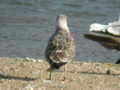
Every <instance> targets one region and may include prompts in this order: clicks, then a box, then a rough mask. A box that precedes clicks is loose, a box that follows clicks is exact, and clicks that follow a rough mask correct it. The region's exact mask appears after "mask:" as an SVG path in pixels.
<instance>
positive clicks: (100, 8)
mask: <svg viewBox="0 0 120 90" xmlns="http://www.w3.org/2000/svg"><path fill="white" fill-rule="evenodd" d="M60 13H62V14H66V15H67V16H68V24H69V27H70V30H71V34H72V36H73V37H74V39H75V42H76V60H79V61H102V62H113V63H114V62H115V61H116V60H117V59H119V58H120V57H119V55H120V52H118V51H115V50H108V49H105V48H104V47H102V46H101V45H99V44H98V43H96V42H93V41H90V40H87V39H85V38H84V37H83V36H82V35H83V34H85V33H89V31H88V30H89V25H90V24H91V23H94V22H98V23H101V24H107V23H108V22H112V21H115V20H117V18H118V15H119V14H120V0H54V1H53V0H0V57H30V58H39V59H44V51H45V48H46V45H47V41H48V39H49V37H50V36H51V35H52V34H53V33H54V31H55V20H56V16H57V15H58V14H60Z"/></svg>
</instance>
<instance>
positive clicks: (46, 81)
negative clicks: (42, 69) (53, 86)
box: [43, 80, 52, 83]
mask: <svg viewBox="0 0 120 90" xmlns="http://www.w3.org/2000/svg"><path fill="white" fill-rule="evenodd" d="M43 82H44V83H51V82H52V81H51V80H43Z"/></svg>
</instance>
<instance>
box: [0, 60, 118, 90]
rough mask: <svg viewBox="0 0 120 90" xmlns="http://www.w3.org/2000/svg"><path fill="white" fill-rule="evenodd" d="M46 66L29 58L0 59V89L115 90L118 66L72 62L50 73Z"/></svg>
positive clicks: (46, 64)
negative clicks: (50, 74) (65, 75)
mask: <svg viewBox="0 0 120 90" xmlns="http://www.w3.org/2000/svg"><path fill="white" fill-rule="evenodd" d="M48 68H49V64H48V63H47V62H46V61H45V60H37V61H36V60H32V59H29V58H24V59H13V58H0V90H119V89H120V65H119V64H110V63H98V62H78V61H73V62H71V63H70V64H68V66H67V69H68V70H67V77H66V80H65V81H64V80H63V77H64V71H63V67H61V69H60V70H57V71H55V72H53V73H52V80H48V78H49V72H48V71H47V69H48Z"/></svg>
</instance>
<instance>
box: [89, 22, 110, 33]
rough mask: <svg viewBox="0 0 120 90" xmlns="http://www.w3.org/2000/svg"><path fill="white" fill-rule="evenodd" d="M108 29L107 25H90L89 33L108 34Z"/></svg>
mask: <svg viewBox="0 0 120 90" xmlns="http://www.w3.org/2000/svg"><path fill="white" fill-rule="evenodd" d="M107 28H108V26H107V25H102V24H98V23H93V24H91V25H90V29H89V31H91V32H106V29H107Z"/></svg>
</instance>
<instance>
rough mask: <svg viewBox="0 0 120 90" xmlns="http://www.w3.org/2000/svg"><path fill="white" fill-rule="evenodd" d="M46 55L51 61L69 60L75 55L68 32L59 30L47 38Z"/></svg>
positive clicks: (72, 41) (61, 61) (62, 61)
mask: <svg viewBox="0 0 120 90" xmlns="http://www.w3.org/2000/svg"><path fill="white" fill-rule="evenodd" d="M46 53H47V55H46V56H47V57H48V58H49V59H50V60H52V62H53V63H65V62H70V61H71V60H72V59H73V57H74V56H75V45H74V40H73V39H72V37H71V35H70V33H69V32H67V31H66V30H59V31H58V32H56V33H55V34H54V35H53V36H52V37H51V38H50V40H49V43H48V48H47V52H46Z"/></svg>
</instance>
